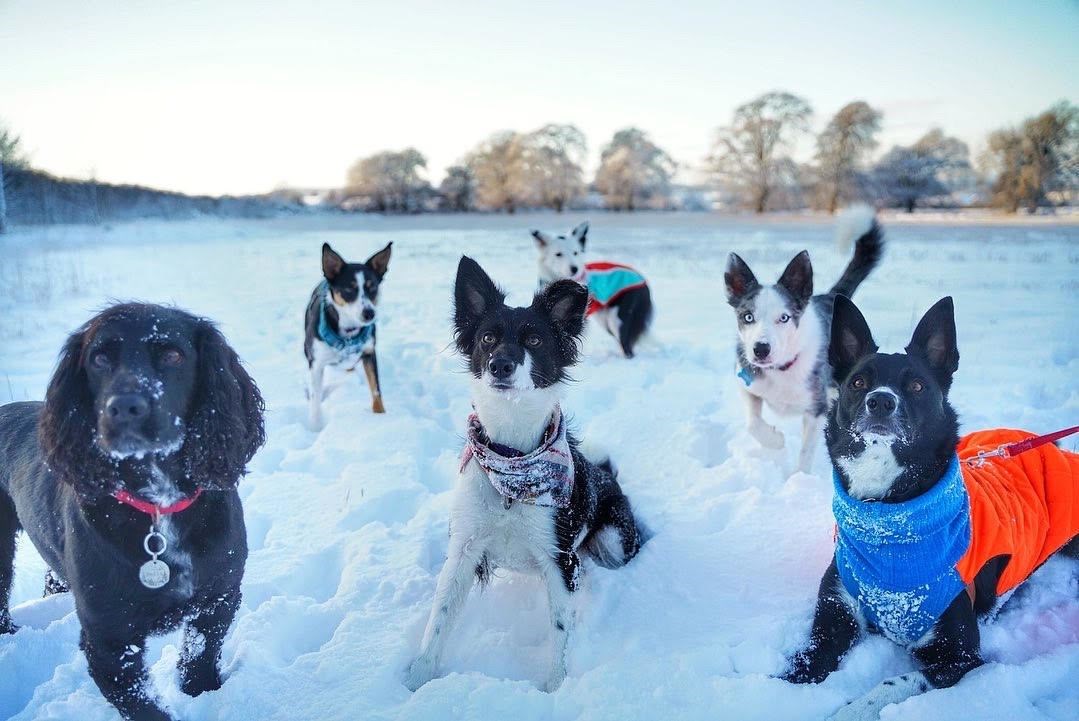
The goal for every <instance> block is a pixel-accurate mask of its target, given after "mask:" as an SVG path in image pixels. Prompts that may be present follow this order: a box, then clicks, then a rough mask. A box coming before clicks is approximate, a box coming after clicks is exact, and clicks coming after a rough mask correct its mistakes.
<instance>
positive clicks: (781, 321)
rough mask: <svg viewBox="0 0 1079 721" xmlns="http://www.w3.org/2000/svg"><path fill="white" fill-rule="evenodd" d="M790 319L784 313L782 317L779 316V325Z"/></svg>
mask: <svg viewBox="0 0 1079 721" xmlns="http://www.w3.org/2000/svg"><path fill="white" fill-rule="evenodd" d="M790 319H791V317H790V316H789V315H787V314H786V313H784V314H783V315H781V316H779V322H780V323H786V322H787V321H789V320H790Z"/></svg>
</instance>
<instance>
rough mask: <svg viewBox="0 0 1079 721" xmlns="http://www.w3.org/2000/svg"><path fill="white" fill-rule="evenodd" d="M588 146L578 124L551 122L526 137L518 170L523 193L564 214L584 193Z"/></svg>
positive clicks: (532, 200) (540, 203)
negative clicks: (582, 167) (568, 206)
mask: <svg viewBox="0 0 1079 721" xmlns="http://www.w3.org/2000/svg"><path fill="white" fill-rule="evenodd" d="M587 149H588V145H587V143H586V141H585V137H584V133H582V132H581V131H580V130H579V129H578V128H577V127H576V126H574V125H559V124H557V123H550V124H548V125H544V126H543V127H542V128H540V129H538V130H534V131H532V132H531V133H529V134H528V135H526V136H525V137H524V138H523V148H522V153H521V156H520V158H519V160H520V162H519V165H518V167H517V168H515V171H516V176H517V177H516V182H517V184H518V185H519V186H521V187H520V191H521V195H523V196H525V197H527V198H529V200H530V201H531V202H532V204H535V205H540V206H543V207H547V208H553V209H554V210H557V211H558V212H559V213H561V212H562V211H563V210H564V209H565V207H566V206H567V205H568V204H569V203H571V202H572V201H573V200H575V199H577V198H579V197H580V196H581V195H583V194H584V180H583V175H584V171H583V170H582V169H581V165H582V163H584V157H585V153H586V152H587Z"/></svg>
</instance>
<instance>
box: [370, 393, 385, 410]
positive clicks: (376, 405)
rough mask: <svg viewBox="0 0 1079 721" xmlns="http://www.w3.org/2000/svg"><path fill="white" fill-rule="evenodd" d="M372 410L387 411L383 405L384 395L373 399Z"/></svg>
mask: <svg viewBox="0 0 1079 721" xmlns="http://www.w3.org/2000/svg"><path fill="white" fill-rule="evenodd" d="M371 410H372V411H373V412H375V413H385V412H386V406H384V405H382V396H375V397H374V399H372V401H371Z"/></svg>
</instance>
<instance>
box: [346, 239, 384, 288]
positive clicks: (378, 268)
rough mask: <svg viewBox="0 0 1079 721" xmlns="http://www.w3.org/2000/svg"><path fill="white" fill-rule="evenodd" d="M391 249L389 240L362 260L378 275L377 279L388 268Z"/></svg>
mask: <svg viewBox="0 0 1079 721" xmlns="http://www.w3.org/2000/svg"><path fill="white" fill-rule="evenodd" d="M392 251H393V241H392V240H391V241H390V242H389V243H386V247H385V248H383V249H382V250H380V251H378V252H377V253H375V254H374V255H372V256H371V257H370V258H368V259H367V260H366V261H365V262H364V265H366V266H367V267H368V268H370V269H371V270H373V271H375V275H377V276H378V279H379V280H382V278H383V277H384V276H385V275H386V271H387V270H389V268H390V253H391V252H392ZM338 257H340V256H338Z"/></svg>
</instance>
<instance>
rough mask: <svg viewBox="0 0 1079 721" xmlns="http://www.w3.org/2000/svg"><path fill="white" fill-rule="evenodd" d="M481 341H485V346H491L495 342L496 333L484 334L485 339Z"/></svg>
mask: <svg viewBox="0 0 1079 721" xmlns="http://www.w3.org/2000/svg"><path fill="white" fill-rule="evenodd" d="M481 340H482V341H483V343H484V345H491V344H492V343H494V342H495V334H494V333H484V334H483V338H481Z"/></svg>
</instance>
